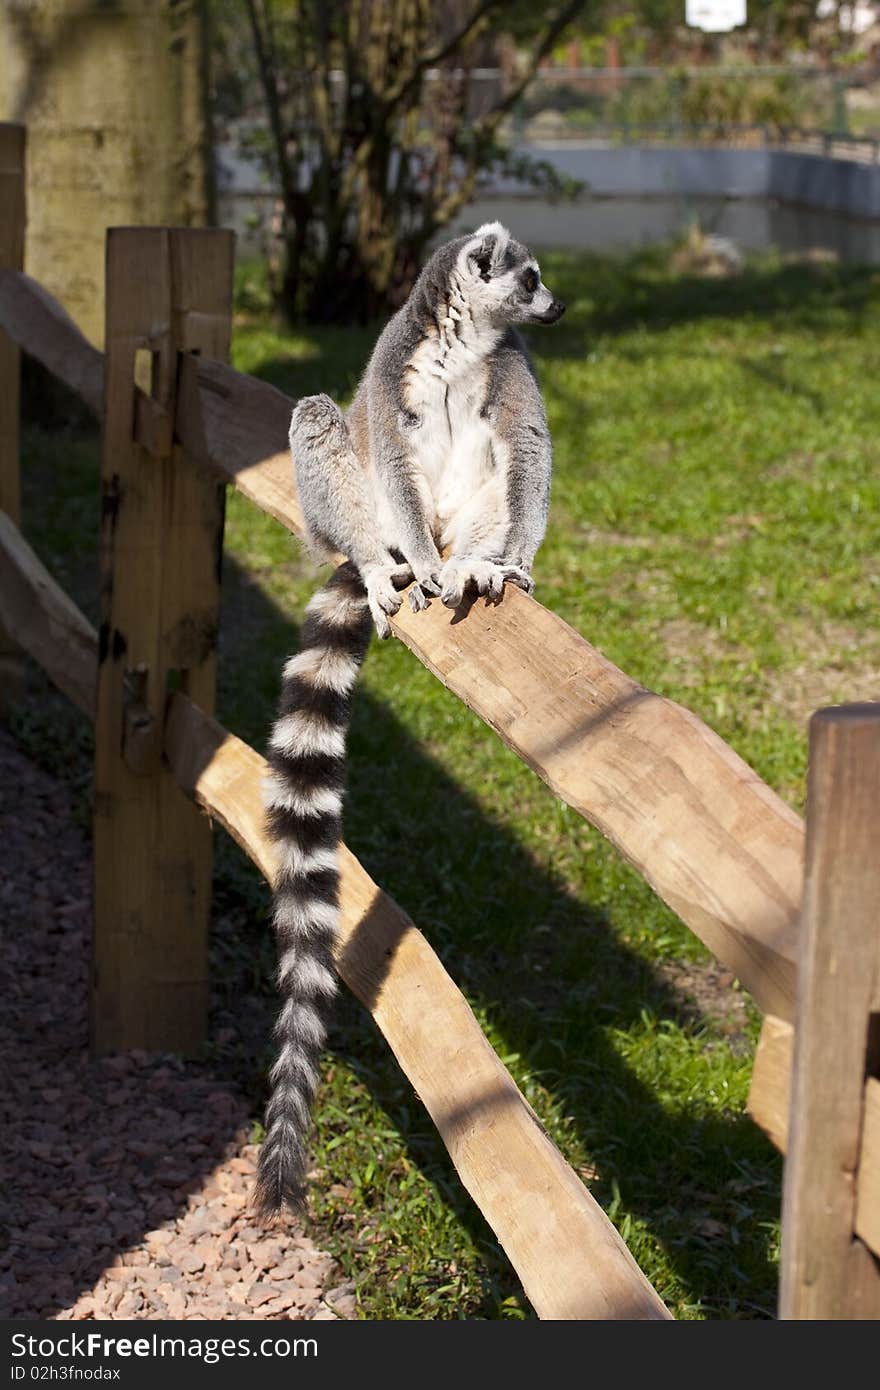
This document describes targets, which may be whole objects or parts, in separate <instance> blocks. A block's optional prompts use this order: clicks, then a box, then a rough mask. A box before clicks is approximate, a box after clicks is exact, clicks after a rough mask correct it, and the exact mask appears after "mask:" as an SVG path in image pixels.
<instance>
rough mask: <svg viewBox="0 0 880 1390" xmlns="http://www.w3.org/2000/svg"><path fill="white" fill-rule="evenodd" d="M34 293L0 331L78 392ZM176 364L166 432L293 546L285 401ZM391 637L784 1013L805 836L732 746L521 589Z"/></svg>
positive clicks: (243, 381) (1, 316)
mask: <svg viewBox="0 0 880 1390" xmlns="http://www.w3.org/2000/svg"><path fill="white" fill-rule="evenodd" d="M35 294H36V292H35V290H34V288H33V286H32V285H31V284H29V283H25V282H24V281H23V279H22V277H15V276H14V275H10V274H8V273H7V274H3V273H0V327H5V328H6V329H7V331H8V332H9V333H10V334H11V336H13V337H15V338H16V340H17V341H19V342H20V343H21V345H22V346H23V347H25V348H26V350H27V351H29V352H32V353H34V354H35V355H36V356H38V357H40V358H41V360H47V361H48V360H49V359H50V358H51V363H50V365H53V364H54V365H53V370H55V369H56V367H57V368H58V370H59V374H61V375H62V376H63V378H64V379H65V380H67V381H68V383H69V384H71V385H73V386H74V389H77V388H76V381H77V380H78V379H80V378H82V377H83V376H87V375H88V373H87V371H86V367H87V366H88V369H89V371H92V372H93V371H94V369H95V365H96V364H95V361H94V349H92V348H90V347H89V346H88V344H86V343H85V340H84V339H83V340H82V345H77V344H76V343H75V341H73V340H72V339H71V336H70V332H69V329H67V328H65V330H64V344H65V358H66V360H65V361H59V349H58V333H59V329H58V326H57V321H58V320H59V318H60V319H61V320H63V319H64V317H65V316H64V314H63V310H61V309H60V307H59V306H56V311H57V312H53V313H50V312H49V310H48V308H47V305H46V302H45V296H43V295H42V292H40V294H39V295H37V296H36V298H35V300H34V303H35V312H34V315H33V316H31V315H29V314H28V313H27V312H25V304H26V302H27V300H28V297H29V296H30V297H34V296H35ZM38 300H39V301H40V302H41V303H42V308H41V309H40V312H39V314H38V313H37V309H38V308H39V304H38V302H37V301H38ZM75 331H76V330H74V333H75ZM80 359H81V360H80ZM77 363H79V365H77ZM183 367H184V370H183V375H182V379H181V389H180V395H179V404H178V412H177V417H176V422H175V427H176V432H177V437H178V439H180V441H181V442H182V443H183V444H184V445H185V447H186V450H187V453H188V454H190V455H191V456H192V457H194V458H198V459H201V460H202V461H203V462H205V463H208V464H210V465H211V466H212V467H213V468H215V469H216V470H217V472H218V473H219V474H220V475H221V476H223V477H224V478H226V480H227V481H228V482H229V483H231V484H232V485H233V486H235V487H236V488H238V489H239V490H240V491H241V492H242V493H243V494H244V495H245V496H247V497H249V498H250V499H251V500H252V501H253V502H255V503H256V505H257V506H259V507H260V508H262V510H263V511H266V512H268V513H269V514H270V515H271V516H274V517H275V518H276V519H277V520H278V521H280V522H281V523H282V525H284V526H286V527H287V528H288V529H289V530H291V531H293V532H295V533H297V534H302V513H301V510H300V508H299V504H298V501H297V498H296V490H295V486H294V480H293V472H292V469H291V467H290V462H289V459H288V455H287V443H286V440H287V428H288V423H289V419H290V412H291V408H292V404H293V403H292V401H291V400H290V399H289V398H288V397H286V396H285V395H283V394H282V392H280V391H277V390H275V389H274V388H273V387H271V386H268V385H266V384H265V383H263V382H259V381H256V380H254V379H253V378H250V377H246V376H242V375H241V374H240V373H238V372H235V371H233V369H232V368H230V367H227V366H225V365H224V364H222V363H218V362H211V361H206V360H204V359H201V358H200V359H198V360H195V361H192V362H186V361H185V362H184V364H183ZM65 373H66V374H65ZM392 626H393V628H394V631H395V633H396V634H397V636H398V637H399V638H400V639H401V640H402V641H403V642H405V643H406V644H407V646H409V647H410V649H411V650H412V651H413V652H414V653H415V655H416V656H417V657H418V659H419V660H420V661H421V662H423V664H424V665H425V666H427V667H428V669H429V670H430V671H432V672H433V673H434V674H435V675H436V676H437V677H438V679H440V680H442V681H443V682H444V683H445V684H446V685H447V686H448V687H449V689H450V690H452V691H453V692H454V693H455V694H456V695H458V696H459V697H460V698H461V699H462V700H463V701H464V702H465V703H466V704H468V705H469V706H470V708H471V709H473V710H475V711H476V713H477V714H478V715H479V716H480V717H481V718H482V719H484V720H485V721H486V723H487V724H489V726H490V727H491V728H493V729H494V730H495V731H496V733H498V735H499V736H500V737H501V738H502V739H503V740H504V741H505V742H506V743H507V744H508V746H509V747H510V748H512V749H513V750H514V752H516V753H517V754H518V755H519V756H520V757H521V758H522V759H523V761H524V762H526V763H527V764H528V765H529V766H530V767H531V768H532V769H533V770H534V771H535V772H536V773H537V774H538V775H539V776H540V777H542V778H543V779H544V780H545V781H546V782H547V783H548V785H549V786H550V787H551V788H552V789H553V791H554V792H555V793H556V794H557V795H558V796H560V797H561V798H562V799H563V800H565V801H566V802H568V804H569V805H571V806H572V807H574V808H575V809H576V810H577V811H579V812H580V814H581V815H583V816H584V817H585V819H587V820H588V821H590V822H591V823H592V824H593V825H596V826H597V827H598V828H599V829H600V830H601V831H602V833H603V834H604V835H606V836H607V837H608V838H609V839H610V840H611V841H612V843H613V844H615V845H616V847H617V848H618V849H619V851H620V853H621V854H622V855H623V856H624V857H625V858H626V859H628V860H629V862H630V863H631V864H633V865H634V867H635V868H636V869H638V871H639V872H640V873H641V874H642V876H643V877H644V878H645V879H646V880H647V881H648V883H650V884H651V886H652V887H653V889H654V890H655V892H656V893H657V894H658V895H659V897H661V898H662V899H663V901H664V902H666V903H668V904H669V906H670V907H672V908H673V910H674V911H675V912H676V913H677V914H678V915H679V917H680V918H681V920H682V921H683V922H685V923H686V924H687V926H689V927H690V928H691V929H692V930H693V931H694V932H695V933H696V934H697V935H698V936H699V937H700V938H701V940H703V941H704V942H705V943H706V945H707V946H708V947H709V948H710V949H711V950H712V951H713V952H714V953H715V955H716V956H717V957H718V958H719V959H720V960H721V961H723V962H724V963H725V965H727V966H728V967H729V968H730V969H731V970H733V971H734V973H735V974H736V975H737V977H738V978H739V979H740V980H741V982H742V983H743V984H744V985H745V987H746V988H747V989H748V990H749V991H750V993H751V994H752V995H753V996H754V998H755V999H756V1001H757V1002H758V1004H759V1005H760V1007H761V1008H762V1009H764V1010H765V1011H767V1012H772V1013H774V1014H776V1015H778V1016H780V1017H783V1018H786V1019H789V1020H790V1019H792V1018H793V1016H794V1004H795V970H796V961H797V951H798V925H797V923H798V909H799V903H800V893H801V882H802V873H803V825H802V822H801V820H800V818H799V817H798V816H796V815H795V813H794V812H793V811H791V810H790V809H789V808H788V807H787V806H786V805H785V804H784V802H783V801H782V800H781V799H780V798H779V797H778V796H777V795H776V794H775V793H774V792H773V791H771V789H770V788H769V787H768V786H766V784H765V783H764V782H762V781H761V779H760V778H759V777H758V776H757V774H756V773H755V772H754V771H753V770H752V769H751V768H750V767H748V766H747V764H746V763H744V762H743V761H742V759H741V758H739V757H738V756H737V755H736V754H735V753H734V752H733V751H732V749H730V748H729V747H728V746H727V745H726V744H725V743H724V742H723V741H722V740H721V739H720V738H719V737H718V736H717V735H716V734H715V733H713V732H712V730H711V729H709V728H708V727H707V726H706V725H705V724H703V723H702V722H701V721H700V720H699V719H698V718H697V717H696V716H695V715H694V714H692V713H691V712H690V711H689V710H686V709H684V708H682V707H681V706H680V705H676V704H674V703H673V702H672V701H670V700H666V699H664V698H662V697H661V696H658V695H655V694H653V693H652V692H651V691H648V690H645V689H644V688H643V687H641V686H639V685H638V684H637V683H636V682H635V681H633V680H631V679H630V678H629V677H628V676H626V675H625V674H624V673H623V672H622V671H620V670H618V669H617V667H615V666H613V665H612V663H611V662H609V661H607V660H606V659H605V658H604V657H603V656H602V655H601V653H600V652H598V651H596V650H595V648H593V647H591V646H590V645H589V643H588V642H586V641H585V640H584V638H583V637H581V636H580V634H579V633H577V632H575V631H574V629H572V628H571V627H569V626H568V624H567V623H565V622H563V621H562V619H561V618H558V617H557V616H556V615H555V614H553V613H550V612H548V610H547V609H545V608H543V607H542V606H541V605H540V604H539V603H537V602H536V601H535V600H534V599H532V598H529V597H528V596H527V595H525V594H523V593H521V592H520V591H519V590H516V589H511V588H508V589H507V590H506V591H505V597H504V601H503V603H502V604H501V605H500V606H499V607H497V608H487V607H485V605H483V604H482V603H479V604H475V605H474V606H473V607H472V608H471V609H470V611H469V612H468V613H467V616H466V618H463V614H462V613H461V612H459V613H457V614H450V613H449V612H448V610H446V609H445V608H443V606H442V605H441V604H439V603H436V602H435V603H433V604H432V605H431V607H430V608H429V609H428V610H427V611H426V612H424V613H419V614H413V613H411V612H410V610H409V608H408V607H407V606H406V605H404V607H403V608H402V609H401V611H400V613H399V614H398V616H397V617H396V618H395V619H394V621H393V624H392Z"/></svg>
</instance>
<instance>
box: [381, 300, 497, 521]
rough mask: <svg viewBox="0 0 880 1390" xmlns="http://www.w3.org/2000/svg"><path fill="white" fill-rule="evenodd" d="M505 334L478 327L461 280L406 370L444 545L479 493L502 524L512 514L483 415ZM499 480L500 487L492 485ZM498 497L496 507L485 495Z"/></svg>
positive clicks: (414, 436)
mask: <svg viewBox="0 0 880 1390" xmlns="http://www.w3.org/2000/svg"><path fill="white" fill-rule="evenodd" d="M499 336H500V334H499V332H498V330H497V329H495V328H494V327H492V326H489V325H484V324H478V323H475V322H474V320H473V318H472V316H471V313H470V311H469V309H468V305H467V300H466V297H465V294H464V291H463V288H462V286H461V283H460V281H459V280H458V279H457V277H453V279H452V283H451V287H450V295H449V301H448V311H447V314H446V317H445V318H443V319H441V320H440V322H439V330H438V332H437V333H436V336H433V335H432V336H430V337H428V338H426V339H425V340H424V342H423V343H422V344H421V345H420V346H419V347H418V348H417V350H416V352H415V353H414V354H413V357H412V359H411V361H410V363H409V365H408V367H407V369H406V372H405V376H404V382H403V396H404V400H405V402H406V405H407V408H408V410H409V411H410V412H411V418H407V419H406V420H405V421H404V422H403V428H404V429H405V432H406V437H407V442H408V444H409V446H410V449H411V458H412V461H413V463H414V465H415V467H416V469H417V470H418V472H419V474H420V478H419V482H420V490H421V492H422V496H423V500H424V503H425V506H426V511H427V512H428V514H429V515H430V518H431V521H430V524H431V527H432V530H433V531H434V533H435V535H436V537H437V539H438V541H439V542H440V543H441V544H442V545H447V544H453V543H454V539H455V537H454V532H455V529H456V528H455V521H456V518H457V517H459V516H461V515H462V513H463V512H465V511H466V510H467V508H468V504H469V503H470V502H472V500H473V499H474V498H475V496H476V495H477V494H480V497H481V499H483V500H484V501H486V502H488V503H489V505H490V507H492V508H493V512H494V515H495V516H496V518H497V519H498V520H499V521H502V520H503V514H504V512H505V510H506V502H505V488H504V486H503V483H502V479H501V477H500V474H499V468H498V463H499V459H498V450H499V447H500V446H499V443H498V441H497V440H496V439H495V437H494V431H493V428H492V424H491V421H490V420H489V419H488V418H487V417H485V416H483V415H481V413H480V412H481V410H482V408H483V405H484V403H485V400H486V387H487V377H488V360H487V359H488V356H489V353H491V351H492V350H493V348H495V346H496V345H497V343H498V339H499ZM493 480H494V485H493ZM496 489H497V491H498V497H497V499H494V501H490V499H488V497H487V495H486V494H487V490H490V491H495V490H496Z"/></svg>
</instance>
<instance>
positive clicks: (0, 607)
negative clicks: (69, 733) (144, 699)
mask: <svg viewBox="0 0 880 1390" xmlns="http://www.w3.org/2000/svg"><path fill="white" fill-rule="evenodd" d="M0 623H2V625H3V627H4V628H5V629H6V631H7V632H8V633H9V634H10V636H11V637H13V638H14V639H15V641H16V642H17V643H18V644H19V646H20V647H21V648H22V650H24V651H26V652H27V653H28V654H29V655H30V656H32V657H33V658H34V660H35V661H38V662H39V663H40V665H41V666H42V667H43V669H44V670H45V671H46V672H47V673H48V675H49V676H50V677H51V679H52V680H53V681H54V683H55V685H57V686H58V689H59V690H62V691H63V692H64V694H65V695H66V696H67V697H68V699H70V700H72V701H73V703H74V704H75V705H77V706H78V707H79V708H80V709H81V710H82V712H83V714H87V715H88V716H89V718H90V719H94V717H95V676H96V673H97V654H98V646H97V641H98V639H97V634H96V633H95V630H94V628H93V627H92V625H91V623H90V622H88V620H87V619H86V618H84V617H83V615H82V613H81V612H80V610H79V609H78V608H77V606H76V604H75V603H73V602H72V601H71V600H70V599H69V598H68V597H67V594H66V593H65V592H64V590H63V589H61V588H60V587H59V586H58V585H57V584H56V583H55V581H54V579H52V577H51V575H49V573H48V572H47V571H46V569H45V568H44V567H43V565H41V564H40V562H39V560H38V559H37V557H36V556H35V555H34V552H33V551H32V550H31V548H30V546H29V545H28V544H27V542H26V541H25V540H24V538H23V536H22V534H21V532H20V531H19V529H18V527H17V526H16V525H15V523H14V522H13V521H12V519H11V517H8V516H7V515H6V513H5V512H0Z"/></svg>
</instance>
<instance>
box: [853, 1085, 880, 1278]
mask: <svg viewBox="0 0 880 1390" xmlns="http://www.w3.org/2000/svg"><path fill="white" fill-rule="evenodd" d="M855 1228H856V1235H858V1236H860V1237H861V1239H862V1240H863V1241H864V1242H865V1244H866V1245H868V1246H870V1248H871V1249H872V1250H873V1252H874V1254H875V1255H876V1256H877V1258H878V1259H880V1081H878V1079H877V1077H876V1076H871V1077H869V1078H868V1084H867V1086H866V1087H865V1107H864V1111H863V1115H862V1147H861V1152H860V1154H859V1171H858V1181H857V1185H856V1219H855Z"/></svg>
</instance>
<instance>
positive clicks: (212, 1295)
mask: <svg viewBox="0 0 880 1390" xmlns="http://www.w3.org/2000/svg"><path fill="white" fill-rule="evenodd" d="M0 837H2V843H3V846H4V875H5V877H4V883H3V884H2V885H0V905H2V915H3V921H4V927H5V933H4V935H3V937H2V939H0V997H2V999H3V1005H4V1006H3V1010H2V1013H0V1051H2V1052H3V1055H4V1057H5V1058H8V1059H9V1063H10V1064H9V1067H8V1075H7V1076H6V1077H5V1078H4V1089H5V1096H4V1098H3V1105H4V1115H3V1117H2V1122H3V1125H4V1137H5V1139H6V1140H7V1141H8V1144H9V1151H10V1152H12V1153H18V1154H21V1155H23V1156H24V1160H23V1161H22V1162H21V1163H19V1164H11V1163H4V1164H3V1165H2V1167H0V1192H2V1195H3V1200H4V1202H5V1203H6V1204H7V1207H8V1210H7V1216H8V1222H7V1225H8V1230H9V1245H8V1248H7V1250H5V1251H4V1252H3V1253H2V1254H0V1271H5V1272H3V1273H0V1316H2V1317H7V1318H16V1319H20V1318H25V1317H32V1318H35V1317H42V1318H59V1319H63V1320H65V1321H67V1320H76V1321H78V1320H83V1319H90V1318H94V1319H95V1320H97V1321H106V1320H113V1319H115V1318H128V1317H131V1318H143V1319H165V1318H182V1317H186V1318H192V1319H200V1318H212V1319H214V1318H217V1319H251V1318H254V1317H257V1318H261V1319H262V1318H280V1319H288V1318H302V1317H304V1316H309V1317H311V1316H314V1317H321V1316H323V1314H322V1313H321V1311H320V1310H321V1307H322V1306H326V1305H322V1304H321V1301H320V1300H321V1291H322V1289H323V1288H324V1287H328V1288H333V1286H334V1284H335V1285H336V1288H335V1289H334V1293H336V1294H339V1291H340V1289H342V1288H343V1286H342V1285H340V1283H339V1273H340V1272H339V1270H338V1268H336V1267H334V1264H333V1261H332V1259H331V1258H330V1256H328V1255H326V1254H324V1253H323V1252H322V1251H320V1250H319V1249H318V1248H317V1247H316V1246H315V1245H314V1244H313V1242H312V1241H311V1239H310V1238H309V1237H308V1236H307V1235H306V1234H305V1233H304V1232H303V1231H302V1229H301V1228H300V1227H299V1226H297V1224H296V1222H295V1221H294V1220H293V1218H291V1217H288V1216H284V1217H283V1218H281V1220H280V1221H278V1222H276V1223H275V1224H274V1225H273V1226H272V1227H270V1228H266V1229H264V1228H263V1227H261V1226H259V1225H258V1224H256V1222H255V1221H254V1219H253V1218H252V1217H251V1215H250V1213H249V1212H248V1202H249V1200H250V1196H251V1192H252V1191H253V1182H254V1173H255V1168H256V1160H257V1154H258V1150H257V1146H256V1145H254V1144H251V1143H250V1142H249V1135H250V1127H251V1119H252V1117H251V1116H250V1115H249V1114H248V1108H247V1104H246V1102H245V1100H244V1099H243V1098H242V1097H241V1096H239V1095H238V1094H236V1092H235V1091H234V1089H233V1088H232V1086H231V1085H229V1084H227V1083H226V1081H225V1079H224V1078H223V1077H218V1076H211V1075H210V1074H209V1073H208V1071H207V1069H206V1068H205V1067H204V1066H198V1065H196V1064H194V1063H188V1062H182V1061H181V1060H180V1059H179V1058H176V1057H169V1056H167V1055H166V1056H160V1055H153V1054H150V1053H147V1052H144V1051H141V1050H135V1051H131V1052H128V1053H118V1054H115V1055H113V1056H109V1057H102V1058H100V1059H99V1060H97V1061H90V1060H89V1056H88V978H89V932H90V930H91V872H92V870H91V859H90V846H89V843H88V840H87V839H86V837H85V835H84V834H83V832H82V830H80V829H79V828H78V826H77V825H76V824H75V823H74V822H73V820H72V819H71V814H70V799H69V794H68V792H67V790H66V788H65V787H64V786H63V784H61V783H60V782H57V781H56V780H55V779H53V778H52V777H49V776H48V775H47V774H46V773H44V772H42V771H41V770H39V769H38V768H36V767H34V766H33V765H32V764H31V763H29V762H28V761H27V759H25V758H24V757H23V756H22V755H21V753H20V752H19V751H18V749H17V747H16V745H15V743H14V742H13V740H12V739H11V737H10V736H9V734H8V733H7V732H6V731H5V730H3V729H0ZM334 1275H335V1279H334ZM349 1289H350V1286H345V1294H344V1295H342V1296H341V1297H339V1298H337V1299H334V1303H335V1304H336V1305H337V1307H340V1310H341V1305H343V1304H345V1303H346V1299H347V1298H348V1302H349V1305H350V1306H351V1312H350V1313H349V1312H347V1311H346V1313H345V1314H344V1315H345V1316H354V1303H353V1292H351V1294H350V1297H349ZM327 1316H330V1317H333V1316H336V1314H335V1313H332V1312H329V1310H328V1312H327Z"/></svg>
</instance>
